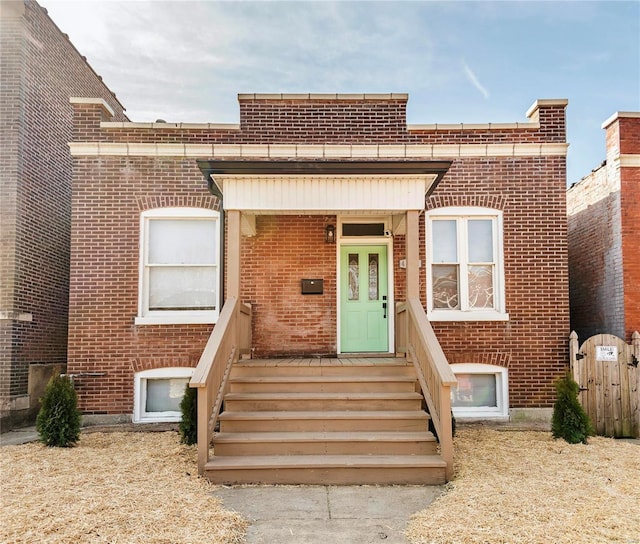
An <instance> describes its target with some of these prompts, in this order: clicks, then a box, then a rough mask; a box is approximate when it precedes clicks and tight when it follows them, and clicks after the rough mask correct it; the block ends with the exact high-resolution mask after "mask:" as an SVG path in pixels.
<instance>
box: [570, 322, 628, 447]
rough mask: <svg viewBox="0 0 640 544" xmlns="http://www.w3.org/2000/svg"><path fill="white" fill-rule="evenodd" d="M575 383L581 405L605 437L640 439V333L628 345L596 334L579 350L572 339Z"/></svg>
mask: <svg viewBox="0 0 640 544" xmlns="http://www.w3.org/2000/svg"><path fill="white" fill-rule="evenodd" d="M569 354H570V359H571V370H572V373H573V379H574V380H575V381H576V382H578V385H579V386H580V403H581V404H582V406H583V408H584V409H585V411H586V412H587V414H588V415H589V417H590V418H591V422H592V423H593V426H594V428H595V430H596V433H597V434H599V435H602V436H613V437H617V438H622V437H634V438H638V437H640V369H639V368H638V361H639V360H640V333H638V332H637V331H636V332H634V333H633V336H632V343H631V344H627V343H626V342H625V341H624V340H622V339H621V338H618V337H617V336H614V335H612V334H597V335H595V336H592V337H591V338H589V339H587V340H586V341H585V342H584V343H583V344H582V345H581V346H580V347H579V348H578V335H577V334H576V333H575V332H572V333H571V335H570V336H569Z"/></svg>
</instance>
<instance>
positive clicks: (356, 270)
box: [347, 253, 360, 300]
mask: <svg viewBox="0 0 640 544" xmlns="http://www.w3.org/2000/svg"><path fill="white" fill-rule="evenodd" d="M347 299H348V300H360V256H359V255H358V254H357V253H349V286H348V293H347Z"/></svg>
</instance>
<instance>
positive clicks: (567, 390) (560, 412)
mask: <svg viewBox="0 0 640 544" xmlns="http://www.w3.org/2000/svg"><path fill="white" fill-rule="evenodd" d="M555 387H556V392H557V394H558V396H557V398H556V402H555V404H554V405H553V416H552V418H551V434H552V435H553V437H554V438H562V439H564V440H566V441H567V442H569V444H578V443H579V442H582V443H583V444H586V443H587V438H588V437H589V436H593V435H594V434H595V433H594V430H593V426H592V425H591V420H590V419H589V416H588V415H587V413H586V412H585V411H584V408H582V406H581V404H580V401H579V400H578V393H579V391H580V387H579V386H578V384H577V383H576V381H575V380H574V379H573V378H572V377H571V376H570V375H569V374H566V375H565V377H564V378H560V379H559V380H557V381H556V383H555Z"/></svg>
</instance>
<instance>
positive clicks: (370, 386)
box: [229, 376, 417, 393]
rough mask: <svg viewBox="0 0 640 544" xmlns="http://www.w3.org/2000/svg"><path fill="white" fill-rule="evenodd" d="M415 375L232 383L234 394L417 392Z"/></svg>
mask: <svg viewBox="0 0 640 544" xmlns="http://www.w3.org/2000/svg"><path fill="white" fill-rule="evenodd" d="M416 383H417V382H416V379H415V378H413V377H411V376H246V377H244V376H239V377H235V378H231V379H230V380H229V391H230V392H231V393H277V392H283V391H286V392H289V393H305V392H318V393H363V392H370V393H374V392H380V393H381V392H387V393H391V392H405V393H409V392H415V390H416Z"/></svg>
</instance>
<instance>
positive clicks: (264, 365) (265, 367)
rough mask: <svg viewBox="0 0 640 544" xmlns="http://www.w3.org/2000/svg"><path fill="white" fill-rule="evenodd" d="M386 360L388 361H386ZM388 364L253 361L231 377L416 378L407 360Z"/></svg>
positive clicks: (240, 365)
mask: <svg viewBox="0 0 640 544" xmlns="http://www.w3.org/2000/svg"><path fill="white" fill-rule="evenodd" d="M385 360H386V359H385ZM389 361H396V362H387V363H381V364H378V363H374V364H362V365H342V366H335V365H320V364H308V365H294V364H287V363H279V362H278V361H277V360H276V361H260V360H251V361H246V362H239V363H236V364H235V365H233V368H232V369H231V377H232V378H233V377H241V376H255V377H257V376H391V377H398V376H411V377H413V378H415V370H414V368H413V365H412V364H409V363H407V362H406V360H405V359H389Z"/></svg>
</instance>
